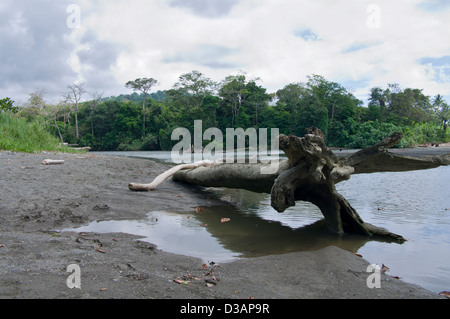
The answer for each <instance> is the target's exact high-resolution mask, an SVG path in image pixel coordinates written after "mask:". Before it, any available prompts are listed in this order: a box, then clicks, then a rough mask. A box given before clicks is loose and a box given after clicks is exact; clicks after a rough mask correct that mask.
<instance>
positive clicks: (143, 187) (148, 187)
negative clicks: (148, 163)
mask: <svg viewBox="0 0 450 319" xmlns="http://www.w3.org/2000/svg"><path fill="white" fill-rule="evenodd" d="M213 164H214V162H212V161H208V160H205V161H201V162H198V163H193V164H180V165H177V166H175V167H172V168H171V169H169V170H167V171H165V172H164V173H162V174H160V175H158V176H157V177H156V178H155V179H154V180H153V182H151V183H150V184H139V183H130V184H128V188H129V189H130V190H132V191H152V190H155V189H156V187H158V185H160V184H161V183H162V182H164V181H165V180H166V179H168V178H169V177H171V176H172V175H174V174H175V173H176V172H178V171H179V170H183V169H194V168H198V167H204V166H211V165H213Z"/></svg>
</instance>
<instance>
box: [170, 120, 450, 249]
mask: <svg viewBox="0 0 450 319" xmlns="http://www.w3.org/2000/svg"><path fill="white" fill-rule="evenodd" d="M401 138H402V135H401V134H400V133H394V134H393V135H391V136H390V137H388V138H386V139H385V140H383V141H381V142H380V143H378V144H376V145H374V146H372V147H369V148H367V149H364V150H361V151H359V152H357V153H354V154H352V155H350V156H348V157H346V158H343V159H339V158H338V157H337V156H336V155H335V154H334V153H333V152H332V151H331V150H330V149H329V148H328V147H327V146H326V144H325V141H324V136H323V133H322V132H321V131H320V130H319V129H317V128H310V129H308V130H307V134H306V135H305V136H304V137H302V138H300V137H296V136H285V135H281V136H280V137H279V145H280V148H281V149H282V150H283V151H284V153H285V154H286V156H287V158H288V159H287V160H282V161H280V162H279V168H278V171H277V172H275V173H273V174H261V167H262V166H263V165H268V164H262V163H257V164H215V165H213V166H210V167H200V168H197V169H193V170H181V171H178V172H177V173H176V174H175V175H174V176H173V180H175V181H180V182H187V183H191V184H196V185H199V186H205V187H229V188H241V189H247V190H250V191H254V192H265V193H269V194H271V205H272V207H273V208H275V209H276V210H277V211H278V212H283V211H285V210H286V209H287V208H288V207H291V206H294V205H295V201H297V200H304V201H309V202H311V203H313V204H315V205H316V206H317V207H319V209H320V210H321V212H322V213H323V215H324V217H325V220H326V222H327V226H328V229H330V230H331V231H332V232H335V233H337V234H343V233H345V232H352V233H359V234H363V235H367V236H382V237H384V238H387V239H389V240H396V241H404V238H403V237H402V236H400V235H397V234H393V233H391V232H389V231H387V230H385V229H382V228H379V227H376V226H373V225H370V224H368V223H365V222H364V221H363V220H362V219H361V217H360V216H359V215H358V213H357V212H356V211H355V209H354V208H353V207H352V206H351V205H350V204H349V203H348V201H347V200H346V199H345V198H344V197H343V196H341V195H340V194H338V192H337V191H336V188H335V184H336V183H339V182H341V181H343V180H347V179H349V178H350V176H351V175H352V174H357V173H370V172H381V171H402V170H414V169H425V168H432V167H437V166H440V165H449V164H450V157H449V156H450V155H442V156H435V157H433V156H432V157H426V158H425V157H424V158H414V157H406V156H401V155H397V154H392V153H389V152H387V150H386V148H389V147H392V146H394V145H395V144H397V143H398V142H399V141H400V140H401Z"/></svg>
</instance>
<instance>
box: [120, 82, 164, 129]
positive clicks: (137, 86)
mask: <svg viewBox="0 0 450 319" xmlns="http://www.w3.org/2000/svg"><path fill="white" fill-rule="evenodd" d="M157 84H158V81H157V80H155V79H153V78H138V79H136V80H134V81H128V82H127V83H126V84H125V87H127V88H129V89H132V90H134V91H139V92H141V93H143V94H144V101H143V102H142V136H145V102H146V100H147V96H148V95H149V93H150V90H151V89H152V87H153V86H155V85H157Z"/></svg>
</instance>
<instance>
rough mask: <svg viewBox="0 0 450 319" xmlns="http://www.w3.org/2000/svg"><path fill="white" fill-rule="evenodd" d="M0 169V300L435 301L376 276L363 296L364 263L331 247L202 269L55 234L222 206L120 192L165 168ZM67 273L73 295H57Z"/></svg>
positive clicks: (110, 237) (138, 248)
mask: <svg viewBox="0 0 450 319" xmlns="http://www.w3.org/2000/svg"><path fill="white" fill-rule="evenodd" d="M44 159H54V160H64V164H60V165H43V164H42V161H43V160H44ZM0 163H1V165H0V176H1V177H0V189H1V194H0V298H20V299H24V298H51V299H53V298H82V299H86V298H145V299H152V298H156V299H168V298H175V299H179V298H183V299H184V298H187V299H206V298H223V299H231V298H243V299H248V298H255V299H262V298H275V299H280V298H287V299H291V298H308V299H309V298H344V299H347V298H388V299H394V298H395V299H396V298H439V296H438V295H436V294H435V293H432V292H430V291H427V290H425V289H423V288H421V287H418V286H416V285H412V284H408V283H405V282H403V281H401V280H398V279H395V278H393V277H390V276H388V275H387V274H384V273H383V274H381V282H380V283H381V288H380V289H377V288H374V289H369V288H368V287H367V278H368V277H369V275H370V273H368V272H367V266H368V262H367V261H365V260H364V259H363V258H361V257H358V256H356V255H353V254H352V253H350V252H347V251H345V250H342V249H339V248H337V247H327V248H324V249H321V250H318V251H314V252H296V253H289V254H283V255H272V256H266V257H257V258H248V259H240V260H237V261H234V262H231V263H225V264H219V265H217V264H215V265H204V264H203V262H202V261H201V260H199V259H197V258H193V257H189V251H186V256H183V255H176V254H171V253H168V252H164V251H161V250H159V249H158V247H156V246H155V245H153V244H151V243H147V242H145V241H142V240H140V238H138V237H137V236H133V235H129V234H125V233H107V234H100V233H76V232H61V230H62V229H67V228H73V227H77V226H80V225H86V224H88V223H90V222H93V221H96V220H114V219H133V218H136V219H139V218H144V217H145V216H146V214H147V213H148V212H149V211H155V210H166V211H171V210H173V211H186V212H193V213H194V212H195V208H196V207H198V206H210V205H216V204H217V205H219V204H222V203H221V202H220V201H219V200H217V199H214V198H212V197H211V196H209V194H208V192H206V191H202V190H201V189H193V188H192V187H190V186H186V185H182V184H178V183H175V182H172V181H170V180H169V181H166V182H165V183H164V184H162V185H160V187H159V188H158V189H157V190H156V191H153V192H143V193H142V192H132V191H129V190H128V183H129V182H138V183H148V182H150V181H152V180H153V179H154V178H155V177H156V176H157V175H159V174H160V173H162V172H163V171H165V170H166V169H167V168H169V166H168V165H165V164H163V163H157V162H154V161H150V160H145V159H136V158H127V157H123V156H104V155H98V154H91V153H87V154H81V155H80V154H48V153H47V154H45V153H44V154H24V153H11V152H0ZM72 264H76V265H78V266H79V267H80V273H81V276H80V278H81V289H77V288H73V289H70V288H69V287H68V285H67V281H66V280H67V278H68V277H69V276H70V275H71V273H68V272H67V267H68V266H69V265H72Z"/></svg>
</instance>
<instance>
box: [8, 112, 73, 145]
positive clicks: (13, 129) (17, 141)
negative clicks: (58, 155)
mask: <svg viewBox="0 0 450 319" xmlns="http://www.w3.org/2000/svg"><path fill="white" fill-rule="evenodd" d="M0 150H4V151H12V152H25V153H40V152H42V151H48V152H64V153H79V152H80V151H79V150H73V149H71V148H69V147H67V146H64V145H62V143H61V141H60V140H58V139H57V138H56V137H55V136H53V135H52V134H51V133H50V132H49V131H48V130H47V125H46V124H45V122H44V121H43V120H41V119H39V118H35V119H34V120H32V121H27V119H25V118H21V117H19V116H17V115H15V114H12V113H11V112H4V113H3V114H0Z"/></svg>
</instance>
